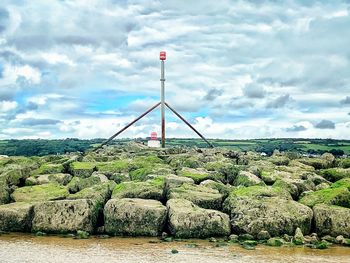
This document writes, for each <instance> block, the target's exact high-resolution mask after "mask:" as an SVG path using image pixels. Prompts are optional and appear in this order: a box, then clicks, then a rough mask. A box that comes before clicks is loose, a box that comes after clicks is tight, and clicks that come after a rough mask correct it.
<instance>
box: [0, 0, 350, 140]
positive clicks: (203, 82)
mask: <svg viewBox="0 0 350 263" xmlns="http://www.w3.org/2000/svg"><path fill="white" fill-rule="evenodd" d="M161 50H165V51H166V52H167V60H166V62H165V74H166V76H165V77H166V82H165V89H166V95H165V96H166V101H167V102H168V103H169V104H170V105H171V106H172V107H174V108H175V109H176V110H177V111H178V112H180V113H181V114H182V115H183V116H184V117H185V118H186V119H187V120H188V121H189V122H190V123H192V124H193V125H194V126H195V127H196V128H197V129H199V130H200V131H201V132H202V133H203V135H205V136H206V137H208V138H226V139H252V138H277V137H283V138H287V137H288V138H337V139H350V1H349V0H347V1H345V0H343V1H337V0H334V1H312V0H310V1H306V0H305V1H301V0H287V1H278V0H271V1H267V0H266V1H226V0H222V1H209V0H208V1H185V0H169V1H150V0H130V1H128V0H51V1H47V0H33V1H25V0H1V1H0V139H10V138H15V139H24V138H29V139H35V138H42V139H57V138H81V139H83V138H107V137H109V136H111V135H112V134H113V133H115V132H116V131H118V130H119V129H120V128H122V127H123V126H124V125H126V124H127V123H128V122H130V121H131V120H133V119H134V118H136V117H137V116H138V115H140V114H142V113H143V112H144V111H146V110H147V109H148V108H150V107H152V106H153V105H154V104H156V103H157V102H158V101H159V96H160V94H159V93H160V81H159V79H160V61H159V51H161ZM166 118H167V119H166V134H167V136H168V137H179V138H181V137H182V138H184V137H196V134H194V133H193V132H192V131H191V130H190V129H189V128H188V127H187V126H185V125H184V124H183V123H181V121H180V120H178V119H177V118H176V117H174V116H173V114H172V113H171V112H170V111H167V112H166ZM159 124H160V110H159V109H157V110H156V111H155V112H153V113H152V114H150V115H147V116H146V117H145V118H144V119H142V120H141V121H140V122H138V123H137V124H136V125H134V126H132V128H130V129H129V130H127V131H126V132H125V133H123V134H122V135H121V136H120V137H121V138H125V137H128V138H132V137H146V136H149V134H150V133H151V132H152V131H156V132H158V134H159V133H160V125H159Z"/></svg>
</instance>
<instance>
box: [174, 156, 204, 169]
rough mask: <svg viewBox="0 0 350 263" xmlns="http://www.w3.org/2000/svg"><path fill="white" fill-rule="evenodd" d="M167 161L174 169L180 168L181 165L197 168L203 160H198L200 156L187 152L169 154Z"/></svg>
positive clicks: (201, 164)
mask: <svg viewBox="0 0 350 263" xmlns="http://www.w3.org/2000/svg"><path fill="white" fill-rule="evenodd" d="M168 163H169V164H170V166H171V167H174V168H175V169H181V168H182V167H188V168H199V167H201V166H203V162H202V161H200V156H198V155H190V154H187V153H186V154H177V155H172V156H170V157H169V159H168Z"/></svg>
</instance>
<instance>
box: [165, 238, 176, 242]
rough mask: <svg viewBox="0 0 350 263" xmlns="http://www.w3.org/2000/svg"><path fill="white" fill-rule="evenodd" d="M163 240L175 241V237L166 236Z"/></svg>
mask: <svg viewBox="0 0 350 263" xmlns="http://www.w3.org/2000/svg"><path fill="white" fill-rule="evenodd" d="M162 240H163V241H164V242H173V241H174V239H173V238H172V237H165V238H162Z"/></svg>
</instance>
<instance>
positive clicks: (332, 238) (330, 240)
mask: <svg viewBox="0 0 350 263" xmlns="http://www.w3.org/2000/svg"><path fill="white" fill-rule="evenodd" d="M321 240H322V241H326V242H328V243H334V244H335V243H336V238H335V237H332V236H330V235H326V236H324V237H322V238H321Z"/></svg>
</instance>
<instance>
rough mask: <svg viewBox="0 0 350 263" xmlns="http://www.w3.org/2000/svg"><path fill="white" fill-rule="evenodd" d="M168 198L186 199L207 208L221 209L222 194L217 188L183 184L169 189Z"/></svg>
mask: <svg viewBox="0 0 350 263" xmlns="http://www.w3.org/2000/svg"><path fill="white" fill-rule="evenodd" d="M167 198H168V199H186V200H188V201H191V202H192V203H194V204H195V205H198V206H199V207H202V208H206V209H215V210H220V209H221V203H222V195H221V194H220V193H219V191H218V190H216V189H211V188H208V187H205V186H201V185H193V184H183V185H182V186H180V187H176V188H172V189H170V190H169V192H168V195H167Z"/></svg>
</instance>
